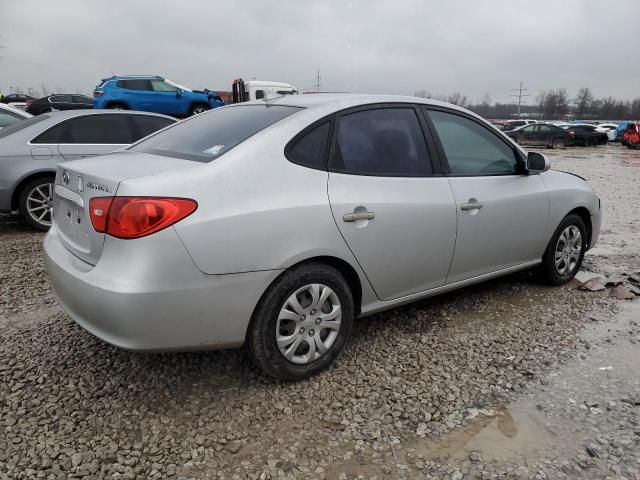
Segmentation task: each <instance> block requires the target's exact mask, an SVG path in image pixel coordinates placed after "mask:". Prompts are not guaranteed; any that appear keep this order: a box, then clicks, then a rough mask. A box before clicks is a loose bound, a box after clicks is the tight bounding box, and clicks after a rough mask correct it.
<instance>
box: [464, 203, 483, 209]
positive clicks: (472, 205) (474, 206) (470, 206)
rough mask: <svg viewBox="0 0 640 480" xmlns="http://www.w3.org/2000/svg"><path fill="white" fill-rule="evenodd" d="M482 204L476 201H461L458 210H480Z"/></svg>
mask: <svg viewBox="0 0 640 480" xmlns="http://www.w3.org/2000/svg"><path fill="white" fill-rule="evenodd" d="M482 206H483V205H482V204H481V203H478V202H471V203H463V204H462V205H460V210H480V209H481V208H482Z"/></svg>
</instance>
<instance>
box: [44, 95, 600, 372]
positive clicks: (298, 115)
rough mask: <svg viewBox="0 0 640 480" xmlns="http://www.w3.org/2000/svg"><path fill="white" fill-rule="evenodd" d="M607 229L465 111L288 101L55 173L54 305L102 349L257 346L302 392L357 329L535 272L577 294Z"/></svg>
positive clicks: (583, 194)
mask: <svg viewBox="0 0 640 480" xmlns="http://www.w3.org/2000/svg"><path fill="white" fill-rule="evenodd" d="M600 218H601V211H600V200H599V199H598V197H597V196H596V195H595V194H594V192H593V190H592V189H591V187H590V186H589V185H588V184H587V183H586V182H585V181H584V180H583V179H581V178H579V177H577V176H575V175H570V174H567V173H562V172H558V171H552V170H549V162H548V160H547V159H546V158H545V157H544V156H543V155H540V154H538V153H529V154H527V153H526V152H525V151H524V150H522V148H521V147H519V146H518V145H517V144H515V143H513V142H512V141H511V140H510V139H509V138H508V137H506V136H505V135H503V134H502V133H501V132H500V131H498V130H497V129H495V128H494V127H493V126H491V125H490V124H489V123H487V122H485V121H484V120H483V119H482V118H480V117H478V116H477V115H475V114H473V113H471V112H468V111H467V110H464V109H461V108H458V107H455V106H453V105H449V104H445V103H440V102H436V101H429V100H423V99H419V98H412V97H396V96H363V95H329V94H316V95H294V96H288V97H284V98H280V99H275V100H267V101H257V102H249V103H244V104H239V105H233V106H227V107H223V108H218V109H215V110H213V111H211V112H208V113H205V114H202V115H199V116H197V117H194V118H191V119H188V120H186V121H183V122H180V123H179V124H177V125H175V126H173V127H170V128H168V129H166V130H164V131H162V132H159V133H157V134H155V135H152V136H151V137H148V138H147V139H145V140H143V141H141V142H139V143H137V144H136V145H133V146H131V147H130V148H128V149H127V150H125V151H123V152H119V153H115V154H112V155H107V156H102V157H96V158H93V159H87V160H79V161H73V162H67V163H64V164H62V165H60V166H59V167H58V173H57V175H56V181H55V200H54V221H53V225H52V228H51V230H50V231H49V233H48V234H47V236H46V238H45V241H44V248H45V252H46V264H47V269H48V272H49V275H50V277H51V281H52V284H53V287H54V290H55V292H56V293H57V296H58V298H59V299H60V303H61V304H62V305H63V307H64V308H65V309H66V311H67V312H68V313H69V315H70V316H71V317H72V318H73V319H74V320H75V321H76V322H77V323H79V324H80V325H81V326H82V327H84V328H85V329H87V330H88V331H89V332H91V333H93V334H94V335H96V336H98V337H100V338H101V339H103V340H105V341H107V342H109V343H111V344H113V345H117V346H119V347H122V348H125V349H130V350H143V351H157V350H161V351H162V350H164V351H166V350H190V349H219V348H228V347H239V346H241V345H243V344H245V345H246V346H247V348H248V351H249V353H250V356H251V357H252V359H253V360H254V361H255V363H256V364H257V365H258V366H259V367H260V368H261V369H262V370H264V371H265V372H266V373H267V374H269V375H272V376H274V377H277V378H280V379H285V380H297V379H302V378H305V377H308V376H309V375H312V374H314V373H316V372H318V371H320V370H322V369H324V368H326V367H327V366H328V365H330V364H331V363H332V362H333V361H334V360H335V358H336V357H337V355H338V354H339V352H340V351H341V350H342V349H343V347H344V346H345V343H346V342H347V340H348V337H349V333H350V331H351V327H352V323H353V319H354V318H356V317H363V316H366V315H370V314H372V313H375V312H379V311H381V310H385V309H389V308H392V307H396V306H398V305H402V304H405V303H409V302H413V301H416V300H419V299H422V298H425V297H428V296H431V295H436V294H439V293H442V292H446V291H449V290H453V289H457V288H460V287H463V286H465V285H469V284H472V283H476V282H480V281H484V280H487V279H490V278H493V277H497V276H499V275H505V274H508V273H511V272H515V271H517V270H522V269H527V268H531V267H539V269H540V271H541V273H542V275H543V276H544V277H545V278H546V279H547V280H548V281H549V282H550V283H552V284H555V285H558V284H562V283H565V282H567V281H569V280H570V279H571V278H572V277H573V276H574V275H575V273H576V272H577V270H578V269H579V268H580V264H581V263H582V258H583V255H584V253H585V252H586V251H587V250H588V249H589V248H591V247H592V246H593V245H594V244H595V243H596V240H597V238H598V232H599V229H600Z"/></svg>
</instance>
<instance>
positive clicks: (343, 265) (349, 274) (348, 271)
mask: <svg viewBox="0 0 640 480" xmlns="http://www.w3.org/2000/svg"><path fill="white" fill-rule="evenodd" d="M307 263H323V264H325V265H329V266H330V267H333V268H335V269H336V270H337V271H338V272H339V273H340V274H341V275H342V276H343V277H344V279H345V280H346V282H347V284H348V285H349V289H350V290H351V295H353V308H354V316H355V317H358V316H359V315H360V312H361V310H362V283H361V280H360V276H359V275H358V272H357V271H356V269H355V268H354V267H353V266H352V265H351V264H350V263H349V262H347V261H346V260H343V259H342V258H338V257H334V256H330V255H318V256H315V257H309V258H306V259H304V260H300V261H299V262H296V263H294V264H292V265H290V266H288V267H287V268H285V269H284V270H283V271H282V272H280V274H279V275H278V276H277V277H276V278H274V279H273V280H272V281H271V283H269V285H268V286H267V288H265V290H264V292H263V293H262V295H261V296H260V300H258V302H257V303H256V305H255V306H254V308H253V311H254V312H255V310H256V308H258V305H259V304H260V302H261V301H262V298H263V297H264V295H265V293H266V292H267V291H268V290H269V288H270V287H271V285H273V284H274V283H275V282H276V281H277V280H278V279H279V278H280V277H281V276H282V275H284V274H285V273H287V272H288V271H290V270H291V269H293V268H297V267H299V266H300V265H304V264H307ZM251 317H252V318H253V313H252V315H251Z"/></svg>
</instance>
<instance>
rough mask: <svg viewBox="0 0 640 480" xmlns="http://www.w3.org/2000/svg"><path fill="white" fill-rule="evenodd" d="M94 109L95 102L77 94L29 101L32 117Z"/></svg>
mask: <svg viewBox="0 0 640 480" xmlns="http://www.w3.org/2000/svg"><path fill="white" fill-rule="evenodd" d="M83 108H93V100H91V99H90V98H89V97H87V96H86V95H80V94H77V93H64V94H54V95H49V96H48V97H42V98H39V99H37V100H28V101H27V112H29V113H30V114H31V115H40V114H41V113H47V112H54V111H56V110H78V109H83Z"/></svg>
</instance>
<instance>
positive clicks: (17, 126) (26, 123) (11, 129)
mask: <svg viewBox="0 0 640 480" xmlns="http://www.w3.org/2000/svg"><path fill="white" fill-rule="evenodd" d="M47 118H50V117H49V115H38V116H37V117H31V118H27V119H25V120H22V121H20V122H18V123H14V124H13V125H9V126H8V127H4V128H3V129H2V130H0V138H4V137H6V136H8V135H11V134H12V133H16V132H19V131H20V130H22V129H23V128H27V127H30V126H31V125H34V124H36V123H38V122H41V121H43V120H46V119H47Z"/></svg>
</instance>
